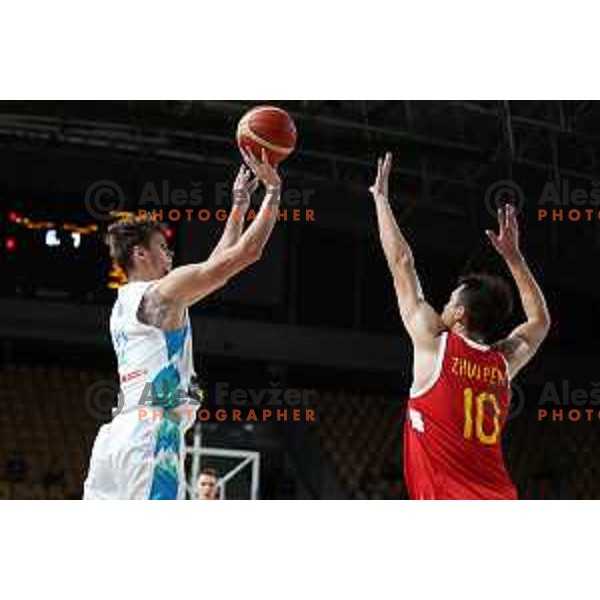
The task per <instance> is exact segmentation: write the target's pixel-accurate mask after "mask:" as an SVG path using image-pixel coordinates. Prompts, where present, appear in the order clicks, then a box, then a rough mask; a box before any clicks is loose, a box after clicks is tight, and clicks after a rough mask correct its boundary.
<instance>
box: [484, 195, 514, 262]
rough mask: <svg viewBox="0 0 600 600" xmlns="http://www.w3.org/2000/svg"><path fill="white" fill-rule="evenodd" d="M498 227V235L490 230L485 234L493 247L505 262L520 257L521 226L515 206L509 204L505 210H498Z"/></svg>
mask: <svg viewBox="0 0 600 600" xmlns="http://www.w3.org/2000/svg"><path fill="white" fill-rule="evenodd" d="M498 227H499V232H498V233H494V232H493V231H490V230H489V229H488V230H486V232H485V233H486V235H487V236H488V238H489V239H490V241H491V242H492V245H493V246H494V248H496V250H497V251H498V253H499V254H500V255H501V256H502V257H503V258H504V260H507V261H510V260H513V259H516V258H518V257H519V255H520V250H519V224H518V222H517V216H516V215H515V207H514V206H512V205H510V204H507V205H506V206H505V207H504V208H499V209H498Z"/></svg>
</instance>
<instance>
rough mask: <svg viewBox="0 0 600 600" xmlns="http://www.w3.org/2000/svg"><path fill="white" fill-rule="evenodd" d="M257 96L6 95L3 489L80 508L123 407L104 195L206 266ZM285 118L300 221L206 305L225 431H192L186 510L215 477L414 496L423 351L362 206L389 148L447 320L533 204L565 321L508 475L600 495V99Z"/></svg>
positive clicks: (531, 376) (289, 212) (296, 106)
mask: <svg viewBox="0 0 600 600" xmlns="http://www.w3.org/2000/svg"><path fill="white" fill-rule="evenodd" d="M256 104H260V102H242V101H239V102H213V101H211V102H205V101H164V102H152V101H143V102H142V101H132V102H122V101H120V102H91V101H87V102H76V101H70V102H42V101H36V102H26V101H22V102H1V103H0V158H1V167H0V240H1V263H0V264H1V272H2V278H1V283H0V286H1V287H0V293H1V297H0V307H1V310H0V332H1V340H2V343H1V352H2V353H1V357H0V359H1V364H0V427H1V431H0V497H2V498H6V499H8V498H15V499H20V498H40V499H41V498H73V499H75V498H80V497H81V495H82V484H83V480H84V478H85V475H86V471H87V465H88V461H89V457H90V452H91V447H92V444H93V441H94V438H95V435H96V432H97V430H98V428H99V427H100V425H101V424H103V423H104V422H107V421H108V420H109V419H110V414H111V408H112V407H113V406H114V405H115V404H116V398H115V395H114V393H112V394H111V390H112V389H114V386H115V385H116V382H117V377H116V361H115V358H114V355H113V350H112V347H111V342H110V337H109V332H108V318H109V314H110V308H111V306H112V303H113V301H114V296H115V288H116V287H117V286H118V284H119V281H120V279H121V273H120V271H119V270H118V269H116V268H115V266H114V265H112V264H111V262H110V260H109V257H108V254H107V251H106V249H105V247H104V245H103V243H102V238H103V233H104V231H105V229H106V226H107V225H108V223H109V222H110V221H109V220H107V219H106V218H105V216H106V215H103V214H93V212H94V211H90V207H89V206H90V203H89V199H90V194H91V193H92V192H94V193H95V192H97V191H98V190H102V191H103V194H104V195H103V196H102V201H103V203H104V205H105V206H117V207H118V209H120V211H133V212H137V211H138V210H140V209H143V210H147V211H148V212H152V211H157V213H156V216H157V218H160V219H162V220H163V221H164V222H165V224H166V225H167V226H168V237H169V241H170V242H171V244H172V245H173V247H174V249H175V251H176V258H175V264H184V263H188V262H192V261H201V260H203V259H204V258H206V257H207V255H208V253H209V252H210V249H211V248H212V247H213V245H214V244H215V243H216V240H217V239H218V236H219V234H220V232H221V230H222V227H223V222H222V221H219V219H218V216H217V213H218V210H219V209H220V208H225V209H227V208H228V207H229V206H230V199H229V196H228V194H229V190H230V189H231V185H232V183H233V179H234V177H235V173H236V171H237V168H238V166H239V164H240V155H239V152H238V150H237V147H236V141H235V131H236V125H237V122H238V120H239V119H240V117H241V116H242V115H243V114H244V112H245V111H246V110H247V109H248V108H250V107H251V106H254V105H256ZM275 104H276V105H278V106H280V107H282V108H285V109H286V110H287V111H289V113H290V114H291V115H292V117H293V118H294V120H295V123H296V126H297V128H298V135H299V139H298V147H297V149H296V151H295V152H294V154H293V155H292V156H291V157H290V158H289V159H288V160H286V161H285V163H283V164H282V167H281V171H282V173H283V175H284V186H285V189H286V190H289V191H292V192H294V193H290V195H289V197H286V198H284V202H283V205H282V210H283V209H285V210H286V214H285V218H282V219H281V220H280V221H279V223H278V224H277V225H276V229H275V232H274V235H273V237H272V239H271V240H270V242H269V244H268V246H267V249H266V252H265V254H264V256H263V259H262V260H261V261H260V262H259V263H258V264H257V265H255V266H254V267H253V268H252V269H251V270H250V271H248V272H247V273H244V274H242V275H241V276H239V277H238V278H237V279H236V280H235V282H233V284H232V285H230V286H228V287H227V288H226V289H225V290H224V291H223V292H220V293H216V294H215V295H213V296H212V297H210V298H209V299H207V300H206V301H204V302H201V303H200V304H198V305H196V306H194V307H193V308H192V309H191V318H192V326H193V330H194V344H195V346H194V349H195V353H196V369H197V371H198V375H199V380H200V381H199V383H200V386H201V387H202V389H203V391H204V396H205V401H204V406H205V409H206V413H205V414H210V418H207V419H206V420H204V421H203V422H202V423H201V425H199V426H197V427H195V428H193V429H191V430H190V431H189V433H188V440H187V442H188V445H189V448H190V452H189V456H188V459H187V466H188V470H189V478H190V482H191V484H192V485H190V497H194V491H193V488H194V485H193V482H194V481H195V478H196V477H197V474H198V469H199V468H200V466H203V467H204V466H206V465H209V466H211V467H213V468H215V469H216V470H217V472H218V475H219V478H220V479H221V487H222V489H221V492H222V494H223V497H225V498H251V497H252V498H261V499H275V498H292V499H296V498H314V499H320V498H323V499H325V498H348V499H365V498H367V499H377V498H390V499H402V498H406V490H405V485H404V482H403V476H402V424H403V409H404V406H405V403H406V397H407V394H408V389H409V386H410V383H411V381H410V380H411V374H410V365H411V359H412V352H411V347H410V343H409V340H408V337H407V335H406V333H405V331H404V329H403V327H402V324H401V322H400V319H399V316H398V311H397V306H396V301H395V297H394V292H393V287H392V282H391V277H390V276H389V274H388V270H387V266H386V263H385V259H384V256H383V253H382V251H381V248H380V244H379V238H378V234H377V227H376V221H375V212H374V206H373V201H372V199H371V197H370V196H369V193H368V187H369V185H371V184H372V182H373V179H374V176H375V164H376V159H377V157H378V156H379V155H381V154H382V153H383V152H384V151H385V150H388V149H389V150H392V151H393V152H394V156H395V163H394V170H393V173H392V181H391V198H392V201H393V206H394V210H395V213H396V215H397V217H398V219H399V222H400V225H401V227H402V228H403V231H404V232H405V233H406V235H407V237H408V239H409V241H410V242H411V244H412V246H413V250H414V253H415V258H416V262H417V268H418V271H419V274H420V278H421V282H422V284H423V288H424V291H425V294H426V296H427V297H428V299H429V300H430V301H431V302H432V304H433V305H434V306H435V307H436V308H438V309H441V308H442V306H443V305H444V303H445V302H446V300H447V297H448V294H449V293H450V291H451V290H452V289H453V287H454V285H455V282H456V279H457V278H458V276H459V275H461V274H462V273H465V272H469V271H480V270H486V271H490V272H493V273H504V274H505V275H507V276H508V274H507V273H505V271H504V267H503V265H502V263H501V262H500V260H499V259H498V258H497V256H496V254H495V253H494V251H493V249H492V248H491V246H490V245H489V242H488V240H487V239H486V237H485V235H484V230H485V229H492V228H494V225H495V219H494V216H493V206H494V203H496V202H497V201H498V198H499V196H501V195H502V194H504V195H505V196H506V197H507V200H508V201H513V202H515V203H516V204H517V205H518V207H519V208H522V210H521V212H520V214H519V221H520V224H521V230H522V248H523V251H524V254H525V256H526V257H527V258H528V260H529V262H530V264H531V266H532V270H533V271H534V273H535V274H536V276H537V277H538V279H539V281H540V284H541V286H542V288H543V289H544V291H545V294H546V297H547V299H548V302H549V308H550V312H551V314H552V317H553V324H552V330H551V333H550V336H549V338H548V340H547V341H546V342H545V343H544V345H543V346H542V348H541V350H540V352H539V353H538V355H537V356H536V358H535V359H534V361H533V362H532V364H531V365H529V366H528V367H527V368H526V369H524V371H523V372H522V373H521V374H520V375H519V376H518V378H517V380H516V385H517V386H518V392H519V394H520V397H522V398H523V400H524V401H523V402H522V403H520V405H519V406H518V407H517V409H515V412H514V414H513V415H511V419H510V420H509V422H508V425H507V429H506V432H505V445H506V456H507V462H508V467H509V471H510V473H511V476H512V478H513V480H514V481H515V483H516V485H517V487H518V490H519V495H520V497H522V498H565V499H566V498H571V499H585V498H600V464H599V460H600V459H599V457H600V435H599V431H600V420H599V418H598V407H597V406H596V403H595V401H594V398H593V396H594V393H593V392H594V389H595V386H596V385H600V383H595V382H600V372H598V360H597V357H598V354H599V347H598V346H599V339H600V335H599V334H600V314H599V307H600V297H599V296H600V290H599V286H598V283H597V277H596V271H597V266H598V264H599V258H600V229H599V224H600V220H599V219H598V207H597V206H595V204H594V202H595V201H594V190H595V189H596V187H597V186H598V184H599V182H600V178H598V172H599V170H598V166H599V161H600V105H599V104H598V103H595V102H588V101H586V102H574V101H569V102H558V101H531V102H526V101H515V102H507V101H498V102H490V101H469V102H456V101H453V102H441V101H435V102H426V101H420V102H416V101H364V102H363V101H318V102H317V101H314V102H313V101H302V102H299V101H298V102H296V101H289V102H287V101H282V102H275ZM549 185H551V186H554V187H553V189H555V190H558V192H559V193H558V196H557V197H554V196H552V194H550V193H549V192H548V190H549V187H548V186H549ZM577 190H579V191H580V192H581V193H579V194H578V193H577ZM497 192H498V193H497ZM586 194H587V195H586ZM548 198H551V199H550V200H548ZM557 198H559V199H560V200H559V202H557V201H556V200H557ZM565 198H567V199H568V200H569V202H570V203H569V204H566V203H565V200H564V199H565ZM121 201H122V202H121ZM111 203H112V204H111ZM186 209H193V211H191V213H190V214H191V217H190V218H188V217H187V216H186V212H185V211H186ZM554 209H556V210H557V211H559V210H561V209H562V211H563V212H561V213H560V216H559V213H558V212H557V213H552V211H553V210H554ZM572 209H573V210H575V212H572V213H570V212H569V211H570V210H572ZM586 209H593V210H589V212H587V213H586ZM171 210H174V211H175V212H174V213H172V214H171V215H170V211H171ZM200 210H203V211H205V212H203V213H202V218H199V216H198V212H199V211H200ZM543 210H547V213H548V214H547V216H543V215H542V213H543ZM160 211H162V213H161V212H160ZM117 212H119V211H118V210H117V211H115V214H114V215H112V217H111V218H118V214H116V213H117ZM577 214H579V218H577ZM177 215H179V216H178V218H174V217H177ZM590 215H591V216H590ZM170 216H171V217H173V218H170ZM518 316H520V315H519V314H517V315H515V319H516V318H517V317H518ZM515 322H516V321H515ZM102 386H104V388H105V390H104V391H105V393H104V394H101V393H100V392H99V390H100V391H101V388H102ZM519 394H516V396H519ZM298 398H299V399H300V401H298ZM218 409H223V410H224V411H225V413H226V414H227V415H228V418H227V419H224V420H219V419H217V418H216V414H217V410H218ZM234 409H235V410H240V413H241V415H242V418H240V419H239V420H234V419H233V417H232V415H233V410H234ZM251 409H255V413H256V414H257V415H258V416H257V418H256V420H253V419H251V418H248V417H249V412H250V410H251ZM307 409H310V410H312V411H314V420H307V419H305V418H304V416H305V415H306V411H307ZM267 410H270V411H271V412H272V413H273V418H267V416H266V415H265V413H266V411H267ZM284 410H287V412H286V413H285V414H286V419H285V420H284V419H283V418H274V417H275V415H276V414H277V411H284ZM294 410H298V411H299V412H298V414H300V415H301V417H302V418H300V420H294V414H295V413H294V412H293V411H294ZM544 410H546V411H547V416H542V412H543V411H544ZM553 411H555V412H553Z"/></svg>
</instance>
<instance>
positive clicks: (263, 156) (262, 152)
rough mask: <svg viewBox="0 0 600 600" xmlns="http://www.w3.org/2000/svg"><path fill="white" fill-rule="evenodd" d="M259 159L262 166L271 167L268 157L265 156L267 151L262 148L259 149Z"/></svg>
mask: <svg viewBox="0 0 600 600" xmlns="http://www.w3.org/2000/svg"><path fill="white" fill-rule="evenodd" d="M260 158H261V160H262V163H263V164H264V165H269V167H270V166H271V163H270V162H269V155H268V154H267V151H266V150H265V149H264V148H262V149H261V152H260Z"/></svg>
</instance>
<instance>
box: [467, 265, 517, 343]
mask: <svg viewBox="0 0 600 600" xmlns="http://www.w3.org/2000/svg"><path fill="white" fill-rule="evenodd" d="M458 284H459V285H460V286H462V289H461V290H460V292H459V298H460V302H461V304H463V305H464V307H465V310H466V313H467V329H468V330H469V331H471V332H473V333H476V334H477V335H480V336H481V337H482V338H483V340H484V341H485V342H487V343H489V342H492V341H494V338H495V337H496V336H497V335H498V334H499V332H500V330H501V328H502V327H503V325H504V324H505V322H506V321H507V320H508V318H509V317H510V315H511V313H512V309H513V298H512V291H511V289H510V286H509V285H508V283H507V282H506V281H505V280H504V279H503V278H502V277H498V276H497V275H489V274H488V273H471V274H468V275H463V276H462V277H461V278H460V279H459V280H458Z"/></svg>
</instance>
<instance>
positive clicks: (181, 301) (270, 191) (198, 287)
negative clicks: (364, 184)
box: [143, 152, 281, 327]
mask: <svg viewBox="0 0 600 600" xmlns="http://www.w3.org/2000/svg"><path fill="white" fill-rule="evenodd" d="M245 159H246V161H247V163H248V166H249V167H250V169H251V170H252V171H253V173H254V175H255V176H256V178H257V179H258V180H259V181H260V182H262V183H263V185H264V186H265V197H264V199H263V202H262V205H261V207H260V210H259V212H258V214H257V215H256V218H255V219H254V221H253V223H252V224H251V225H250V227H248V229H246V231H245V232H244V233H243V234H241V235H240V236H239V237H238V239H237V240H235V241H234V238H235V231H234V229H233V223H232V224H231V227H230V229H229V231H226V232H225V233H226V234H227V239H226V240H221V242H219V245H220V248H219V247H218V248H217V249H216V250H215V251H214V252H213V253H212V254H211V255H210V257H209V258H208V259H207V260H206V261H205V262H202V263H196V264H190V265H185V266H183V267H178V268H177V269H173V271H171V272H170V273H169V274H168V275H165V277H163V278H162V279H160V280H159V281H158V282H157V283H156V284H155V285H154V286H152V287H151V288H150V289H149V290H148V291H147V292H146V295H145V297H144V303H143V307H144V308H143V312H144V321H145V322H148V323H150V324H153V325H156V326H158V327H162V326H163V325H164V323H165V319H164V318H163V317H161V315H164V314H173V313H180V312H181V310H182V309H184V308H186V307H188V306H190V305H191V304H194V303H195V302H198V301H199V300H201V299H202V298H204V297H205V296H208V295H209V294H211V293H212V292H214V291H216V290H218V289H219V288H221V287H223V286H224V285H225V284H226V283H227V281H228V280H229V279H231V277H233V276H234V275H236V274H237V273H239V272H240V271H242V270H243V269H245V268H246V267H248V266H249V265H251V264H252V263H255V262H256V261H257V260H259V259H260V257H261V255H262V252H263V249H264V247H265V245H266V243H267V241H268V239H269V237H270V236H271V233H272V231H273V227H274V225H275V222H276V220H277V209H278V207H279V202H280V196H281V180H280V178H279V175H278V173H277V171H276V170H275V169H274V168H273V167H272V166H271V165H270V164H269V163H268V160H267V157H266V153H264V152H263V162H259V161H257V160H256V159H255V158H254V157H253V156H249V155H245ZM245 177H246V175H245ZM246 183H248V181H247V177H246ZM224 235H225V234H224ZM169 321H171V319H169Z"/></svg>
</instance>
